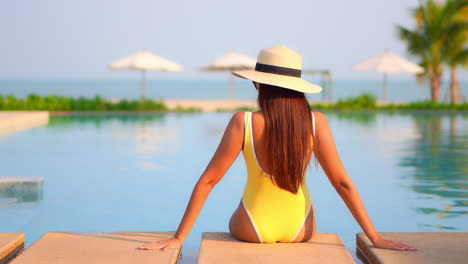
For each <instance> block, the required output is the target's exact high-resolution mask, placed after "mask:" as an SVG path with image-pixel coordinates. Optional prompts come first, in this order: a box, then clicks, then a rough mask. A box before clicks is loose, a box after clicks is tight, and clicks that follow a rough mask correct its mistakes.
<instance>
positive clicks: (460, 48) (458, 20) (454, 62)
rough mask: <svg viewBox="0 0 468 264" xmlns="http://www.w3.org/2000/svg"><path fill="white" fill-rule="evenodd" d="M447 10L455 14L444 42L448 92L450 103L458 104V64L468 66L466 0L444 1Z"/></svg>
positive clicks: (467, 6) (467, 15) (467, 2)
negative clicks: (448, 70)
mask: <svg viewBox="0 0 468 264" xmlns="http://www.w3.org/2000/svg"><path fill="white" fill-rule="evenodd" d="M446 6H447V8H446V9H447V10H454V11H452V12H454V13H456V15H454V16H452V17H451V20H452V21H451V22H450V26H449V27H450V29H449V30H448V31H449V32H448V34H450V38H449V39H450V41H448V42H447V43H446V47H445V50H446V52H447V54H448V56H447V65H448V66H449V67H450V89H449V91H450V94H451V97H452V103H454V104H458V103H459V98H460V83H459V82H458V70H457V67H458V66H459V65H461V66H464V67H468V47H467V44H468V0H463V1H460V0H449V1H448V2H447V3H446ZM457 10H458V11H457Z"/></svg>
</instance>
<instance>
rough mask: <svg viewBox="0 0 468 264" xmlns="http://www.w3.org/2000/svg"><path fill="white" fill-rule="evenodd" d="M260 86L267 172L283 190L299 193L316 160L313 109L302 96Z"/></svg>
mask: <svg viewBox="0 0 468 264" xmlns="http://www.w3.org/2000/svg"><path fill="white" fill-rule="evenodd" d="M254 84H255V83H254ZM257 86H258V90H259V94H258V105H259V107H260V108H261V110H262V111H263V115H264V117H265V146H266V153H267V155H268V156H267V164H268V165H267V166H266V170H267V171H268V173H269V174H270V175H271V177H272V181H273V182H274V183H275V184H276V185H277V186H278V187H279V188H281V189H284V190H287V191H290V192H292V193H297V192H298V190H299V188H300V186H301V185H302V183H303V181H304V177H305V172H306V170H307V166H308V164H309V162H310V159H311V156H312V148H311V146H312V144H313V140H314V139H313V135H312V134H313V133H312V115H311V109H310V105H309V103H308V102H307V99H306V97H305V95H304V93H302V92H297V91H294V90H290V89H285V88H281V87H277V86H272V85H266V84H260V83H257Z"/></svg>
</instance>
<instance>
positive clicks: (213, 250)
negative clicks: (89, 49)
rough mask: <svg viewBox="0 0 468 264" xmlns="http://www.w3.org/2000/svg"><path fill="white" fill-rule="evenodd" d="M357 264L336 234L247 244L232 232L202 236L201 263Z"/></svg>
mask: <svg viewBox="0 0 468 264" xmlns="http://www.w3.org/2000/svg"><path fill="white" fill-rule="evenodd" d="M215 263H223V264H237V263H256V264H262V263H265V264H282V263H294V264H300V263H304V264H305V263H321V264H335V263H340V264H347V263H355V261H354V259H353V257H352V256H351V254H350V253H349V251H348V250H347V249H346V247H345V245H344V244H343V242H342V241H341V239H340V238H339V237H338V235H337V234H329V233H318V234H316V235H315V236H314V238H312V239H311V240H310V241H307V242H304V243H247V242H242V241H239V240H237V239H235V238H234V237H232V236H231V234H229V233H203V239H202V243H201V246H200V254H199V256H198V264H215Z"/></svg>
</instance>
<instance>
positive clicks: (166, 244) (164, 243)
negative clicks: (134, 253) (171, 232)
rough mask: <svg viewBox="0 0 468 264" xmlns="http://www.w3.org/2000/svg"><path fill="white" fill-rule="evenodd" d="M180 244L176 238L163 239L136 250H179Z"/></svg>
mask: <svg viewBox="0 0 468 264" xmlns="http://www.w3.org/2000/svg"><path fill="white" fill-rule="evenodd" d="M181 247H182V243H181V242H180V240H179V239H177V238H176V237H173V238H169V239H164V240H160V241H156V242H152V243H149V244H145V245H141V246H139V247H138V249H141V250H161V251H165V250H166V249H174V248H181Z"/></svg>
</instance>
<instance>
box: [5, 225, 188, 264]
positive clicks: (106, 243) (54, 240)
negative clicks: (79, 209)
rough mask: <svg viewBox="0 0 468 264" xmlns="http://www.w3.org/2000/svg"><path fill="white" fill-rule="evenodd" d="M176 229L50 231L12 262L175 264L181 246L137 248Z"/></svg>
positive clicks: (51, 263) (171, 233)
mask: <svg viewBox="0 0 468 264" xmlns="http://www.w3.org/2000/svg"><path fill="white" fill-rule="evenodd" d="M173 234H174V233H173V232H105V233H104V232H48V233H46V234H45V235H44V236H42V237H41V238H40V239H39V240H37V241H36V242H35V243H34V244H33V245H31V246H30V247H29V248H28V249H26V250H25V251H24V252H23V253H22V254H20V255H19V256H18V257H16V258H15V259H13V260H12V261H11V262H10V263H9V264H58V263H60V264H62V263H66V264H75V263H76V264H78V263H80V264H81V263H86V264H97V263H129V264H133V263H148V264H149V263H160V264H173V263H177V262H178V261H179V259H180V249H171V250H166V251H158V250H138V249H137V247H138V246H140V245H143V244H146V243H150V242H152V241H156V240H161V239H165V238H169V237H171V236H172V235H173Z"/></svg>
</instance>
